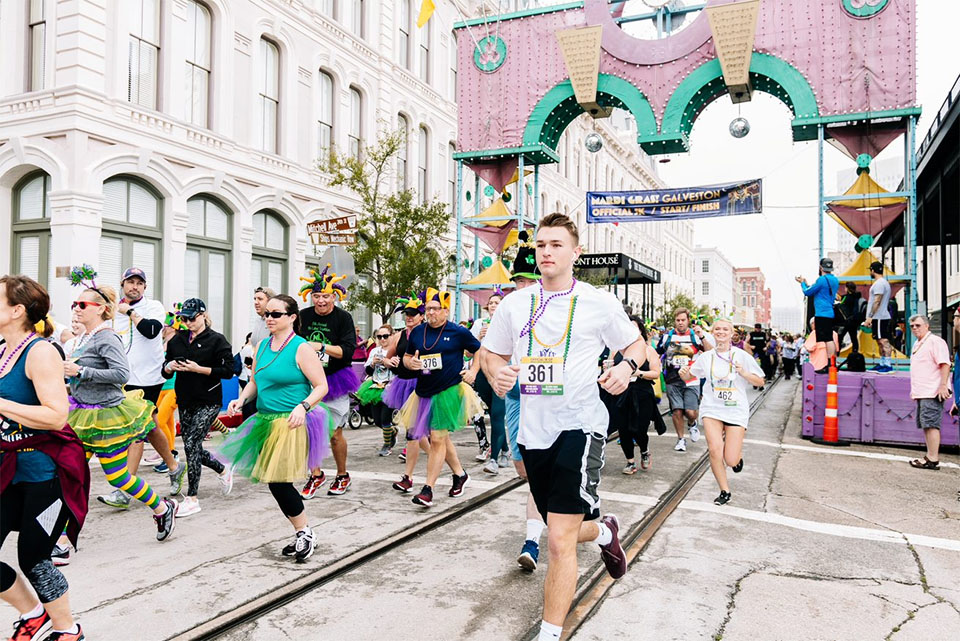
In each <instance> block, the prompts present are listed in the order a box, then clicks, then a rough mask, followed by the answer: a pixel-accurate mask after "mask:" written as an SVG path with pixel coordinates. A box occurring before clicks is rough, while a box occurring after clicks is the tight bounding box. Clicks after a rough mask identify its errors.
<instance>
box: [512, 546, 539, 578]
mask: <svg viewBox="0 0 960 641" xmlns="http://www.w3.org/2000/svg"><path fill="white" fill-rule="evenodd" d="M538 558H540V544H539V543H537V542H536V541H531V540H530V539H527V540H526V541H524V542H523V550H521V551H520V556H519V557H517V564H519V565H520V567H521V568H523V569H524V570H526V571H527V572H533V571H534V570H536V569H537V559H538Z"/></svg>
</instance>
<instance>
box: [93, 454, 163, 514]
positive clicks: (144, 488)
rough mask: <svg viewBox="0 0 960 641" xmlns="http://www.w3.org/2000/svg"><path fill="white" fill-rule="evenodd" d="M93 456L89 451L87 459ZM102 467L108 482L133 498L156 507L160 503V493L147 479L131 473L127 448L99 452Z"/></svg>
mask: <svg viewBox="0 0 960 641" xmlns="http://www.w3.org/2000/svg"><path fill="white" fill-rule="evenodd" d="M91 456H93V454H92V453H91V452H87V459H88V460H89V459H90V457H91ZM97 458H98V459H99V460H100V467H101V468H103V473H104V475H105V476H106V477H107V483H109V484H110V485H112V486H113V487H115V488H117V489H118V490H123V491H124V492H126V493H127V494H129V495H130V496H132V497H133V498H135V499H137V500H138V501H140V502H142V503H144V504H146V506H147V507H149V508H151V509H154V508H156V507H157V506H158V505H160V495H159V494H157V493H156V492H154V491H153V488H152V487H150V486H149V485H148V484H147V482H146V481H144V480H143V479H142V478H140V477H139V476H134V475H133V474H131V473H130V469H129V468H128V467H127V448H126V447H124V448H123V449H121V450H116V451H113V452H110V453H109V454H99V455H97Z"/></svg>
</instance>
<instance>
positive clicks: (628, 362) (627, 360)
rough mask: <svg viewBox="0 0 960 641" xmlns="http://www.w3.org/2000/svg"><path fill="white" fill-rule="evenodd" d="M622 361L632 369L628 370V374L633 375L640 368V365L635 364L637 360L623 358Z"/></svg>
mask: <svg viewBox="0 0 960 641" xmlns="http://www.w3.org/2000/svg"><path fill="white" fill-rule="evenodd" d="M623 362H624V363H627V364H628V365H629V366H630V367H632V368H633V371H632V372H630V375H631V376H633V375H634V374H636V373H637V370H638V369H640V366H639V365H637V361H635V360H633V359H632V358H625V359H623Z"/></svg>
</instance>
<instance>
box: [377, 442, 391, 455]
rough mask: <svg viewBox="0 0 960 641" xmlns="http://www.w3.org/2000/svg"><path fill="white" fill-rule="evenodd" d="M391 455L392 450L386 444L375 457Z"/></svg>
mask: <svg viewBox="0 0 960 641" xmlns="http://www.w3.org/2000/svg"><path fill="white" fill-rule="evenodd" d="M391 454H393V448H392V447H391V446H389V445H386V444H384V446H383V447H381V448H380V451H379V452H377V456H390V455H391Z"/></svg>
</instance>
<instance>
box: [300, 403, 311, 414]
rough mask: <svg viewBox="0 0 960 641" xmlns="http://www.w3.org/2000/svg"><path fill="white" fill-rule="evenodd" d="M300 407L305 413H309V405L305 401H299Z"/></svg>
mask: <svg viewBox="0 0 960 641" xmlns="http://www.w3.org/2000/svg"><path fill="white" fill-rule="evenodd" d="M300 407H302V408H303V410H304V411H305V412H309V411H310V403H308V402H306V401H300Z"/></svg>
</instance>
